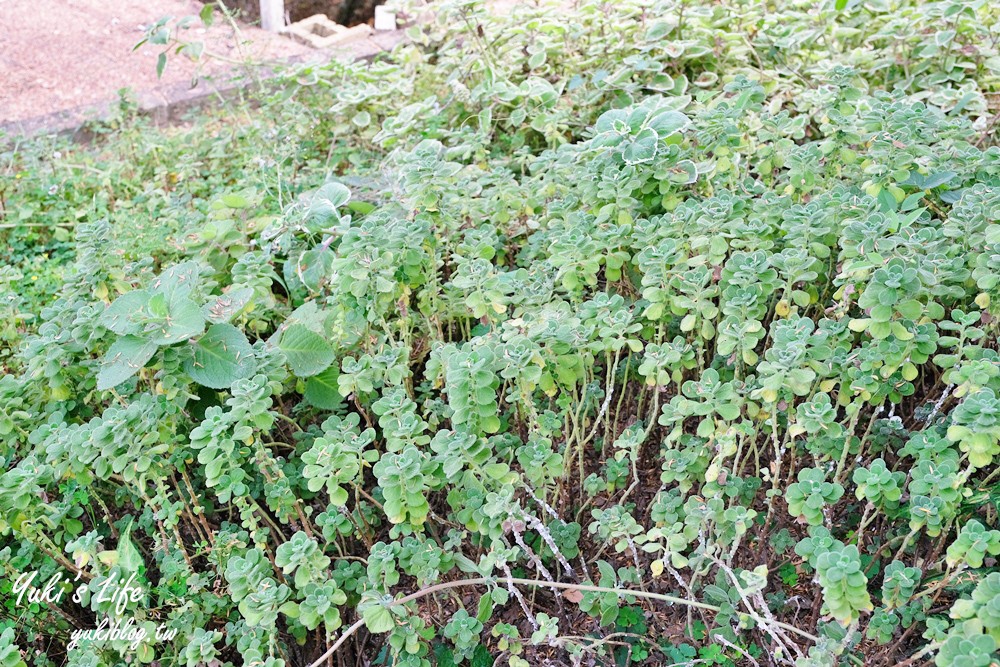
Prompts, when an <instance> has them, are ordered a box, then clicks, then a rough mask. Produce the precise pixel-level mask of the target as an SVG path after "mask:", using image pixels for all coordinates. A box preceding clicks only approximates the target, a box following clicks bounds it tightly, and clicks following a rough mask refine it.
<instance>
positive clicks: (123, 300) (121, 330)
mask: <svg viewBox="0 0 1000 667" xmlns="http://www.w3.org/2000/svg"><path fill="white" fill-rule="evenodd" d="M149 296H150V295H149V292H147V291H146V290H144V289H140V290H135V291H134V292H127V293H125V294H122V295H121V296H120V297H118V298H117V299H115V300H114V302H113V303H112V304H111V305H110V306H108V309H107V310H105V311H104V312H103V313H101V320H100V322H101V324H103V325H104V326H106V327H107V328H108V329H110V330H111V331H114V332H115V333H116V334H118V335H119V336H128V335H129V334H137V333H139V330H140V329H141V328H142V327H141V325H140V324H139V323H138V322H136V321H135V320H134V318H133V316H134V315H135V314H136V313H138V312H140V311H141V310H142V309H143V308H144V307H145V306H146V303H147V302H148V301H149Z"/></svg>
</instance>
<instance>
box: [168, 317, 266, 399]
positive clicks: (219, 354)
mask: <svg viewBox="0 0 1000 667" xmlns="http://www.w3.org/2000/svg"><path fill="white" fill-rule="evenodd" d="M255 367H256V364H255V362H254V356H253V348H251V347H250V342H249V341H247V337H246V336H245V335H243V332H242V331H240V330H239V329H237V328H236V327H234V326H233V325H232V324H213V325H212V326H210V327H209V328H208V331H206V332H205V335H204V336H202V337H201V338H199V339H198V342H196V343H195V344H194V357H193V358H191V359H189V360H188V361H187V362H186V363H185V364H184V370H185V371H186V372H187V374H188V375H190V376H191V379H192V380H194V381H195V382H197V383H198V384H200V385H204V386H206V387H209V388H211V389H228V388H229V387H231V386H232V385H233V383H234V382H236V381H237V380H240V379H243V378H247V377H250V376H251V375H252V374H253V372H254V369H255Z"/></svg>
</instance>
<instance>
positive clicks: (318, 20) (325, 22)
mask: <svg viewBox="0 0 1000 667" xmlns="http://www.w3.org/2000/svg"><path fill="white" fill-rule="evenodd" d="M371 31H372V29H371V26H369V25H368V24H366V23H362V24H361V25H356V26H354V27H353V28H346V27H344V26H342V25H340V24H339V23H334V22H333V21H331V20H330V19H328V18H327V17H326V16H325V15H323V14H314V15H312V16H310V17H309V18H306V19H302V20H301V21H299V22H298V23H293V24H292V25H290V26H288V27H287V28H285V33H287V34H288V35H290V36H291V37H293V38H295V39H297V40H298V41H300V42H302V43H303V44H306V45H307V46H311V47H313V48H314V49H325V48H328V47H331V46H336V45H337V44H343V43H344V42H349V41H351V40H353V39H357V38H359V37H365V36H367V35H369V34H370V33H371Z"/></svg>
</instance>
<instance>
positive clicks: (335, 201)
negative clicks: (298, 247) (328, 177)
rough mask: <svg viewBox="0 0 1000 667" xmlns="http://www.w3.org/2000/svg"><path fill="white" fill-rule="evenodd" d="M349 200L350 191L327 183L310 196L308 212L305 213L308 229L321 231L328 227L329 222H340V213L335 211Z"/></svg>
mask: <svg viewBox="0 0 1000 667" xmlns="http://www.w3.org/2000/svg"><path fill="white" fill-rule="evenodd" d="M350 198H351V191H350V190H348V189H347V186H345V185H341V184H340V183H327V184H326V185H324V186H322V187H321V188H319V189H318V190H316V192H315V193H314V194H313V196H312V201H310V202H309V210H308V211H307V212H306V220H307V221H308V223H309V226H310V227H313V228H316V229H322V228H324V227H327V226H329V224H330V223H331V222H336V221H338V220H340V213H338V212H337V209H338V208H339V207H341V206H343V205H344V204H346V203H347V201H348V200H349V199H350Z"/></svg>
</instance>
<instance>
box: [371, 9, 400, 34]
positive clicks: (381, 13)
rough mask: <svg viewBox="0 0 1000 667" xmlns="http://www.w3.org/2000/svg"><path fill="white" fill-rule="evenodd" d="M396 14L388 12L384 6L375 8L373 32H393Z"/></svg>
mask: <svg viewBox="0 0 1000 667" xmlns="http://www.w3.org/2000/svg"><path fill="white" fill-rule="evenodd" d="M395 29H396V12H393V11H389V8H388V7H386V6H385V5H376V6H375V30H376V31H382V30H395Z"/></svg>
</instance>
